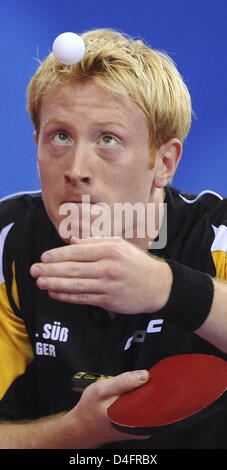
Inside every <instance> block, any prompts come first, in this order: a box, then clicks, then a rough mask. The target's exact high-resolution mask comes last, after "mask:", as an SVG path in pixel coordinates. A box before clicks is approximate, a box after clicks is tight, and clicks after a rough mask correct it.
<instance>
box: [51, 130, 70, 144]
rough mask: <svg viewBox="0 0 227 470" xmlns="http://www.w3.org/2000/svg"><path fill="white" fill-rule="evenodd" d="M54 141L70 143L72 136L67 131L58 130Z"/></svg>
mask: <svg viewBox="0 0 227 470" xmlns="http://www.w3.org/2000/svg"><path fill="white" fill-rule="evenodd" d="M53 142H54V143H56V144H68V143H71V138H70V137H69V135H68V134H67V133H66V132H63V131H62V132H58V133H57V134H55V135H54V137H53Z"/></svg>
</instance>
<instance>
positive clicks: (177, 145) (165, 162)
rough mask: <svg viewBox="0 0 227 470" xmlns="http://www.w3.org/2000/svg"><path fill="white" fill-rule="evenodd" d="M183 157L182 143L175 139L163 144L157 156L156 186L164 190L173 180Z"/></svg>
mask: <svg viewBox="0 0 227 470" xmlns="http://www.w3.org/2000/svg"><path fill="white" fill-rule="evenodd" d="M181 155H182V143H181V142H180V140H178V139H176V138H174V139H171V140H169V141H168V142H167V143H166V144H163V145H162V146H161V147H160V148H159V149H158V151H157V154H156V171H155V177H154V186H155V187H156V188H164V187H165V186H166V185H167V184H168V183H169V182H170V181H171V180H172V178H173V175H174V173H175V171H176V169H177V167H178V164H179V161H180V158H181Z"/></svg>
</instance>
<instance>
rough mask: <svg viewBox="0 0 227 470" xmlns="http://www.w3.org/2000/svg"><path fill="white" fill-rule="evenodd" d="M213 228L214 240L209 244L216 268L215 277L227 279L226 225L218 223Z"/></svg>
mask: <svg viewBox="0 0 227 470" xmlns="http://www.w3.org/2000/svg"><path fill="white" fill-rule="evenodd" d="M213 229H214V234H215V236H214V241H213V243H212V246H211V255H212V258H213V261H214V265H215V269H216V278H217V279H220V280H223V281H227V227H226V226H225V225H220V226H219V227H215V226H214V225H213Z"/></svg>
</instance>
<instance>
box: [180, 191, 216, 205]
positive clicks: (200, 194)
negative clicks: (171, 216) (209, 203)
mask: <svg viewBox="0 0 227 470" xmlns="http://www.w3.org/2000/svg"><path fill="white" fill-rule="evenodd" d="M204 194H213V196H217V197H218V198H219V199H221V201H222V199H224V198H223V197H222V196H221V195H220V194H218V193H216V192H215V191H211V190H209V189H207V190H205V191H201V193H199V194H198V196H196V197H195V199H187V198H186V197H184V196H182V194H179V196H180V197H181V199H183V201H184V202H186V203H187V204H194V202H196V201H198V199H200V198H201V197H202V196H203V195H204Z"/></svg>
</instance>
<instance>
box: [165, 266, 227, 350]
mask: <svg viewBox="0 0 227 470" xmlns="http://www.w3.org/2000/svg"><path fill="white" fill-rule="evenodd" d="M162 264H163V263H159V265H160V267H161V266H162ZM164 264H167V263H164ZM168 264H169V266H171V270H172V284H171V287H170V283H167V282H165V283H163V285H164V286H166V288H165V292H166V293H168V300H167V302H166V303H165V304H164V306H163V308H162V309H161V310H160V312H161V313H162V314H163V315H164V316H165V317H166V318H168V319H169V321H171V322H173V323H176V324H178V325H179V326H182V327H183V328H185V329H189V330H191V331H193V332H195V333H196V334H198V335H199V336H201V337H202V338H204V339H205V340H207V341H209V342H210V343H212V344H213V345H215V346H216V347H217V348H218V349H220V350H222V351H224V352H225V353H227V282H223V281H218V280H214V279H212V278H211V277H210V276H209V275H207V274H205V273H202V272H199V271H196V270H194V269H191V268H189V267H187V266H183V265H181V264H180V263H177V262H175V261H172V260H171V261H170V260H169V261H168ZM162 272H163V276H162V277H163V279H167V280H168V279H169V277H168V275H167V274H166V273H167V271H166V272H165V270H164V267H162ZM160 286H161V288H162V284H160Z"/></svg>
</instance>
